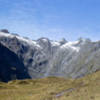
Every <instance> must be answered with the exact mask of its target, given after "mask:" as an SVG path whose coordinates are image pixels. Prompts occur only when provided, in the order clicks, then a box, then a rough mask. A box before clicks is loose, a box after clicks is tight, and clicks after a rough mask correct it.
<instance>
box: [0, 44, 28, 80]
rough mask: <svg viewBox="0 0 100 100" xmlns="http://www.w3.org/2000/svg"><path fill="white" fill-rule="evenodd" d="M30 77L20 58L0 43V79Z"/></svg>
mask: <svg viewBox="0 0 100 100" xmlns="http://www.w3.org/2000/svg"><path fill="white" fill-rule="evenodd" d="M26 78H30V76H29V74H28V70H27V69H26V68H25V66H24V64H23V62H22V61H21V59H19V58H18V56H17V55H16V54H15V53H14V52H13V51H11V50H9V49H8V48H7V47H5V46H4V45H2V44H1V43H0V81H3V82H8V81H10V80H15V79H26Z"/></svg>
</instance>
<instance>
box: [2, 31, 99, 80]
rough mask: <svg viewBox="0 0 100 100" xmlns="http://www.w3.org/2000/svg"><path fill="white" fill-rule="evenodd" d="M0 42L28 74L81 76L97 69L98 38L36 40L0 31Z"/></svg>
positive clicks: (35, 76)
mask: <svg viewBox="0 0 100 100" xmlns="http://www.w3.org/2000/svg"><path fill="white" fill-rule="evenodd" d="M0 42H1V43H2V44H3V45H4V46H5V47H7V48H8V49H9V50H11V51H12V52H14V53H15V54H16V55H17V56H18V58H19V59H20V60H21V61H22V62H23V64H24V67H25V68H26V69H27V71H28V74H29V76H30V77H31V78H41V77H46V76H62V77H66V78H69V77H72V78H77V77H82V76H84V75H86V74H89V73H92V72H95V71H96V70H99V69H100V42H99V41H98V42H92V41H90V40H89V39H80V40H78V41H75V42H67V41H66V40H65V39H63V40H61V41H59V42H57V41H51V40H49V39H47V38H40V39H38V40H36V41H33V40H30V39H26V38H23V37H20V36H18V35H14V34H10V33H4V32H0ZM0 53H1V52H0Z"/></svg>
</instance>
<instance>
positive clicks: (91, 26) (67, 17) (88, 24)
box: [0, 0, 100, 41]
mask: <svg viewBox="0 0 100 100" xmlns="http://www.w3.org/2000/svg"><path fill="white" fill-rule="evenodd" d="M0 29H8V30H9V31H10V32H11V33H17V34H19V35H21V36H24V37H29V38H31V39H34V40H35V39H38V38H41V37H47V38H49V39H52V40H60V39H62V38H65V39H66V40H68V41H75V40H77V39H78V38H80V37H82V38H90V39H92V40H100V0H0Z"/></svg>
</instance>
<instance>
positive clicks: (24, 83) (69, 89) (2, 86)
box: [0, 71, 100, 100]
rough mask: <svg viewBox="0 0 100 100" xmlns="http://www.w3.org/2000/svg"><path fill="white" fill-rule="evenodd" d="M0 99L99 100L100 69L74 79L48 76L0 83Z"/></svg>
mask: <svg viewBox="0 0 100 100" xmlns="http://www.w3.org/2000/svg"><path fill="white" fill-rule="evenodd" d="M0 100H100V71H98V72H95V73H94V74H90V75H88V76H86V77H84V78H80V79H76V80H73V79H69V80H68V79H67V80H66V79H63V78H56V77H49V78H44V79H37V80H16V81H11V82H9V83H0Z"/></svg>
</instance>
